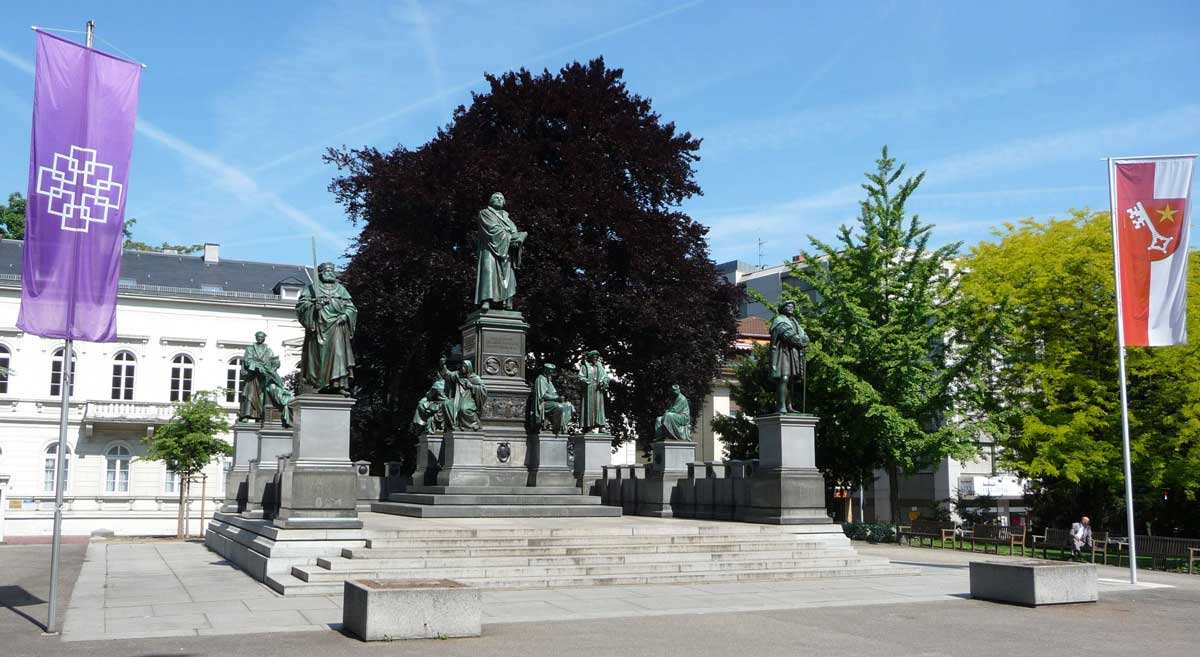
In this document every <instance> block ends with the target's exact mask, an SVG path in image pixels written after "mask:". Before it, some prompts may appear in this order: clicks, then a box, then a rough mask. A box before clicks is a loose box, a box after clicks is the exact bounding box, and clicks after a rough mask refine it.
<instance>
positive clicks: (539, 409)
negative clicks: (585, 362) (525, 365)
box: [529, 363, 575, 436]
mask: <svg viewBox="0 0 1200 657" xmlns="http://www.w3.org/2000/svg"><path fill="white" fill-rule="evenodd" d="M556 369H557V368H556V367H555V366H554V364H553V363H545V364H543V365H542V371H541V372H540V373H539V374H538V375H537V378H536V379H534V381H533V392H532V393H531V394H532V399H531V402H532V403H531V404H530V409H529V413H530V418H529V420H530V424H531V425H532V426H533V428H534V429H536V430H539V431H540V430H542V429H549V430H550V431H552V432H554V435H556V436H557V435H558V434H560V433H562V432H563V430H565V429H566V428H567V425H568V424H570V423H571V417H572V416H574V415H575V405H574V404H572V403H571V402H569V401H564V400H563V398H562V397H560V396H559V394H558V390H557V389H555V387H554V382H553V381H552V380H551V379H550V377H552V376H554V371H555V370H556Z"/></svg>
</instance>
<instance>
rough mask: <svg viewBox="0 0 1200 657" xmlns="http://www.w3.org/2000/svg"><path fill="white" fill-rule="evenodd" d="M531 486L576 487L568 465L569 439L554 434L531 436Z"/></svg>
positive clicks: (529, 448) (528, 452) (529, 444)
mask: <svg viewBox="0 0 1200 657" xmlns="http://www.w3.org/2000/svg"><path fill="white" fill-rule="evenodd" d="M527 445H528V451H527V452H526V453H527V454H528V459H529V463H528V467H529V485H530V486H574V485H575V474H574V473H573V472H571V468H570V467H569V466H568V465H567V437H566V436H558V435H555V434H552V433H540V434H538V435H536V436H530V437H529V439H528V442H527Z"/></svg>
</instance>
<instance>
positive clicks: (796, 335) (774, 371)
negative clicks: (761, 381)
mask: <svg viewBox="0 0 1200 657" xmlns="http://www.w3.org/2000/svg"><path fill="white" fill-rule="evenodd" d="M807 350H808V335H807V334H805V333H804V329H803V328H801V327H800V322H798V321H796V304H795V302H792V301H785V302H784V303H783V305H782V306H780V307H779V314H778V315H775V318H774V319H772V320H771V353H770V358H771V379H772V380H773V381H775V401H776V406H777V408H776V411H775V412H776V413H781V414H782V413H795V412H796V408H795V406H794V405H793V403H792V381H794V380H796V379H800V380H801V381H802V382H803V380H804V374H805V373H804V365H805V352H806V351H807Z"/></svg>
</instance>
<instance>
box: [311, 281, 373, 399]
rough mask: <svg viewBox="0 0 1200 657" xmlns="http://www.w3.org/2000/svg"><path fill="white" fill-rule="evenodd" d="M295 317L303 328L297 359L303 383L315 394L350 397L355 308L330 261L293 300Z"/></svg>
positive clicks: (356, 321) (356, 312)
mask: <svg viewBox="0 0 1200 657" xmlns="http://www.w3.org/2000/svg"><path fill="white" fill-rule="evenodd" d="M296 317H297V318H298V319H299V320H300V324H301V325H303V326H304V352H303V354H302V356H301V358H300V371H301V375H302V377H303V381H304V383H305V384H307V386H308V387H309V388H311V389H313V390H314V391H316V392H322V393H325V392H333V393H341V394H342V395H345V396H347V397H348V396H350V387H351V385H352V383H353V379H354V349H353V348H352V347H351V344H350V343H351V339H352V338H353V337H354V327H355V325H356V324H357V323H358V309H356V308H355V307H354V301H353V300H351V299H350V293H349V292H347V291H346V288H344V287H342V284H341V283H339V282H338V280H337V272H336V270H335V269H334V267H333V263H332V262H325V263H322V264H321V265H320V266H319V267H317V280H316V281H315V282H312V283H310V284H308V285H306V286H305V287H304V291H303V292H301V293H300V299H299V300H298V301H296Z"/></svg>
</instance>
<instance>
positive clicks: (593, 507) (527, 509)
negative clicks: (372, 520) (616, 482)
mask: <svg viewBox="0 0 1200 657" xmlns="http://www.w3.org/2000/svg"><path fill="white" fill-rule="evenodd" d="M371 511H373V512H375V513H389V514H391V515H396V516H407V517H409V518H616V517H620V515H621V509H620V507H615V506H602V505H597V504H594V503H589V504H572V505H546V504H495V505H471V504H462V505H459V504H444V505H442V504H408V503H404V502H372V503H371Z"/></svg>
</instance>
